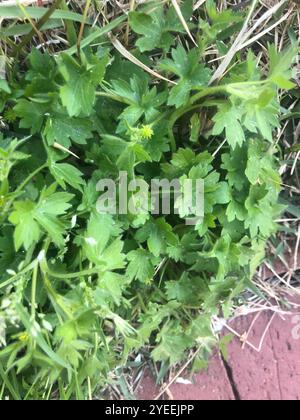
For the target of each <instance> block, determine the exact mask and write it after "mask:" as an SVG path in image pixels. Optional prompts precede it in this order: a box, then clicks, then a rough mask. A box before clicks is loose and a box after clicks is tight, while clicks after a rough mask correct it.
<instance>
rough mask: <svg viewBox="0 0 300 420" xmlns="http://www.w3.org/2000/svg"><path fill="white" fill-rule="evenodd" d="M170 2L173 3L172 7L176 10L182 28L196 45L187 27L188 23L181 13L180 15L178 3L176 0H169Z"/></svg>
mask: <svg viewBox="0 0 300 420" xmlns="http://www.w3.org/2000/svg"><path fill="white" fill-rule="evenodd" d="M171 2H172V4H173V7H174V9H175V11H176V13H177V15H178V17H179V19H180V22H181V23H182V26H183V27H184V29H185V31H186V33H187V34H188V36H189V37H190V39H191V41H192V42H193V44H195V45H196V47H198V45H197V43H196V41H195V40H194V37H193V35H192V34H191V31H190V29H189V27H188V24H187V23H186V21H185V19H184V17H183V15H182V12H181V10H180V7H179V4H178V3H177V0H171Z"/></svg>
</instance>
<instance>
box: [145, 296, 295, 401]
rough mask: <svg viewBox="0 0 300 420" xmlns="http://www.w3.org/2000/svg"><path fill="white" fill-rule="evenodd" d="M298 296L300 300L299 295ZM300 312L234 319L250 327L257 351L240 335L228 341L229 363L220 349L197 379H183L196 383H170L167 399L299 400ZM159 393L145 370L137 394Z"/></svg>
mask: <svg viewBox="0 0 300 420" xmlns="http://www.w3.org/2000/svg"><path fill="white" fill-rule="evenodd" d="M297 300H298V303H299V304H300V299H297ZM299 314H300V307H299V311H298V314H297V312H296V313H295V314H294V315H293V316H286V317H285V319H282V318H281V317H280V316H278V315H276V316H273V315H272V314H271V313H268V312H266V313H262V314H260V316H259V317H258V319H257V320H256V322H255V324H254V325H253V326H252V325H251V324H252V323H253V320H254V316H250V317H249V316H248V317H240V318H238V319H236V320H234V321H233V322H232V323H231V324H230V327H231V328H233V330H234V331H235V332H237V333H238V334H239V335H241V336H242V335H245V334H247V333H248V332H249V329H250V328H251V331H250V333H249V335H248V342H249V343H250V344H252V345H253V346H254V347H256V348H257V350H255V349H254V348H252V347H250V346H249V345H245V346H244V347H243V344H242V343H241V341H240V339H239V338H235V339H234V340H233V341H232V342H231V344H230V345H229V353H230V357H229V360H228V362H227V363H226V362H224V361H223V360H222V358H221V357H220V355H219V354H215V355H214V357H213V358H212V360H211V362H210V366H209V369H208V371H206V372H203V373H200V374H196V375H194V376H193V377H192V378H191V377H190V376H188V374H187V375H185V376H184V378H186V379H188V380H191V382H192V383H191V384H186V385H183V384H179V383H175V384H173V385H171V386H170V388H169V389H168V392H167V393H166V394H165V396H164V398H165V399H174V400H179V399H180V400H193V399H195V400H236V399H237V400H300V357H299V355H300V315H299ZM271 321H272V323H271V324H270V322H271ZM263 338H264V340H262V339H263ZM262 341H263V342H262ZM261 342H262V343H261ZM260 344H262V345H261V349H260V348H259V347H260ZM258 350H260V351H258ZM147 375H148V376H147ZM158 394H159V389H157V387H156V386H155V383H154V380H153V378H152V377H151V375H150V374H146V376H145V377H144V379H143V381H142V382H141V384H140V386H139V389H138V392H137V396H138V398H139V399H153V398H155V397H156V396H157V395H158Z"/></svg>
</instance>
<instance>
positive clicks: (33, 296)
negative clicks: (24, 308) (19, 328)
mask: <svg viewBox="0 0 300 420" xmlns="http://www.w3.org/2000/svg"><path fill="white" fill-rule="evenodd" d="M38 269H39V267H38V264H37V265H36V266H35V267H34V269H33V273H32V283H31V318H32V320H33V321H34V320H35V309H36V302H35V301H36V286H37V275H38Z"/></svg>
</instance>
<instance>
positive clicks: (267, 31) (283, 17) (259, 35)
mask: <svg viewBox="0 0 300 420" xmlns="http://www.w3.org/2000/svg"><path fill="white" fill-rule="evenodd" d="M292 11H293V8H292V9H291V10H289V11H288V12H287V13H286V14H285V15H284V16H282V18H281V19H279V20H278V21H277V22H275V23H274V24H273V25H271V26H269V27H268V28H266V29H265V30H263V31H262V32H260V33H259V34H257V35H255V36H254V37H253V38H251V39H249V41H247V42H245V43H244V44H242V45H241V46H240V47H239V51H240V50H242V49H243V48H246V47H248V46H249V45H251V44H253V43H254V42H256V41H258V40H259V39H260V38H262V37H263V36H265V35H266V34H267V33H269V32H271V31H272V30H273V29H275V28H276V27H277V26H278V25H280V24H281V23H282V22H284V21H285V20H287V19H288V17H289V16H290V14H291V13H292Z"/></svg>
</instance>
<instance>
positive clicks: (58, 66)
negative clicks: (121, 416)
mask: <svg viewBox="0 0 300 420" xmlns="http://www.w3.org/2000/svg"><path fill="white" fill-rule="evenodd" d="M184 3H185V5H184V7H183V10H182V12H183V16H184V18H185V19H187V20H188V19H190V18H191V16H192V14H193V11H192V5H193V2H191V1H186V2H184ZM150 6H151V7H150V9H147V10H145V9H143V8H139V9H138V10H136V11H132V12H131V13H130V14H129V19H128V21H129V27H130V28H131V29H132V31H133V34H135V35H134V40H135V41H134V42H135V45H136V47H137V49H133V51H132V52H133V54H134V56H136V57H137V58H138V59H139V60H141V62H142V63H145V64H144V65H145V66H148V67H149V66H150V67H152V68H153V69H155V70H156V72H160V73H161V75H162V76H164V78H163V79H158V78H154V77H152V76H150V75H149V74H147V73H146V72H144V71H143V70H141V68H139V67H138V66H137V65H136V64H134V63H132V62H130V61H128V60H127V59H126V58H124V57H121V56H120V55H119V53H118V52H116V51H115V49H114V47H113V45H112V44H111V42H110V39H107V38H105V37H104V35H105V33H107V32H109V30H111V29H113V27H114V26H115V23H114V22H113V23H110V24H109V25H110V26H109V27H108V28H107V30H105V29H103V28H102V29H101V30H99V29H94V31H95V34H96V35H95V34H94V33H93V30H87V32H88V33H87V34H86V38H84V39H83V40H82V42H81V46H79V48H77V50H78V51H79V52H78V54H77V55H76V47H71V49H69V50H66V51H61V52H58V53H57V54H51V53H49V52H40V51H39V50H37V49H32V51H31V52H30V54H29V55H28V57H27V58H26V60H25V63H22V65H21V63H20V66H16V67H15V68H14V69H13V71H10V72H9V73H8V77H7V80H2V79H1V81H0V104H1V109H2V117H1V123H3V130H2V134H1V136H0V182H1V184H0V207H1V216H0V220H1V228H0V267H1V273H0V344H2V347H1V348H0V378H1V382H0V396H2V397H4V396H7V395H8V396H9V397H11V398H14V399H31V398H41V399H46V398H51V397H52V396H53V395H54V396H55V397H57V396H59V398H60V399H68V398H73V397H76V398H78V399H81V398H87V397H91V396H92V395H93V393H94V392H99V389H100V390H101V389H104V388H105V387H106V386H108V385H114V384H115V383H116V382H117V381H118V379H117V378H116V377H115V376H114V375H112V372H114V371H116V369H117V368H119V367H120V366H121V367H123V368H124V369H125V368H126V366H128V363H129V361H130V360H131V359H132V355H134V354H137V353H143V354H145V353H148V354H149V355H150V356H151V357H152V359H153V360H154V361H155V362H158V363H161V366H162V370H164V369H167V368H168V367H169V366H171V365H173V364H175V363H180V362H181V361H183V360H184V359H185V356H186V352H187V351H188V350H189V349H191V348H193V347H195V348H197V349H198V351H197V356H196V358H195V362H194V367H195V368H196V367H197V366H200V365H201V366H202V365H203V362H205V361H206V360H207V358H208V356H209V354H210V351H211V350H212V348H213V347H214V346H216V345H218V341H217V338H216V335H215V331H214V330H213V328H212V323H211V319H212V317H213V316H214V315H219V316H222V317H229V316H230V315H231V311H232V302H233V301H234V299H235V298H236V297H237V296H239V295H240V293H241V292H242V291H243V290H245V288H247V287H251V282H250V281H251V278H252V277H253V275H254V274H255V271H256V269H257V267H258V266H259V264H260V263H261V262H262V261H263V258H264V250H265V246H266V242H267V240H268V238H269V237H270V236H271V235H272V234H274V233H276V231H277V224H276V223H275V220H276V218H278V216H279V215H280V214H281V213H282V211H283V210H284V208H285V207H284V206H282V205H280V204H279V202H278V197H279V193H280V191H281V178H280V175H279V172H278V160H279V153H278V152H279V146H278V144H277V143H275V142H274V140H273V138H274V130H275V129H276V128H278V127H279V124H280V112H281V109H280V104H279V102H278V90H279V89H285V90H289V89H291V88H293V86H294V85H293V83H292V71H291V69H292V65H293V62H294V59H295V57H296V55H297V53H298V46H297V45H296V44H292V45H291V46H289V47H288V48H287V49H285V51H283V52H281V53H278V52H277V51H276V49H275V47H274V46H269V62H270V66H269V69H268V70H267V71H266V67H265V65H263V63H261V62H260V60H259V57H256V56H255V54H254V53H253V52H249V53H248V55H244V54H241V55H239V54H236V56H235V58H234V60H233V64H232V66H231V68H230V70H229V71H228V72H227V74H226V76H225V77H224V78H223V79H222V80H220V81H219V82H218V83H217V84H212V85H211V84H210V79H211V76H212V74H213V68H212V67H210V66H209V65H208V64H207V62H206V61H205V59H204V58H205V55H204V51H205V49H206V47H207V46H208V45H210V44H212V43H215V42H217V45H218V47H219V48H220V49H222V48H224V45H225V44H226V42H229V41H230V37H231V36H232V35H233V34H235V33H236V31H237V30H239V28H240V23H241V22H243V12H236V13H234V12H231V11H225V12H220V13H219V12H218V10H217V8H216V7H215V3H214V2H213V1H208V2H207V6H206V8H205V6H203V7H202V8H201V10H200V11H199V14H200V15H199V16H200V25H199V27H197V26H196V25H195V24H194V23H193V22H192V23H190V24H189V25H190V27H191V30H193V31H194V32H195V35H196V38H195V39H197V40H198V41H199V42H198V44H199V46H197V47H196V46H194V45H192V46H188V43H189V42H190V39H189V38H188V37H186V35H185V29H184V27H183V26H182V22H181V21H180V19H179V17H178V15H177V14H176V12H175V10H174V9H173V8H172V5H170V6H167V5H164V4H160V3H157V2H155V4H151V5H150ZM62 12H63V11H57V13H62ZM35 13H37V12H35ZM55 16H56V15H55V14H53V15H52V17H53V18H55ZM59 16H60V15H59ZM203 16H207V17H208V20H207V21H205V20H203ZM62 18H63V19H68V18H72V19H73V20H74V21H76V20H78V15H75V14H73V15H71V16H68V13H67V12H66V11H65V13H63V16H62ZM118 19H119V20H118V22H117V24H119V23H120V22H121V21H122V20H124V19H123V17H122V19H120V18H118ZM56 24H58V22H56ZM23 29H24V28H22V30H23ZM5 30H7V29H5ZM99 31H100V32H99ZM95 39H100V45H96V46H92V43H93V41H94V40H95ZM77 47H78V46H77ZM223 52H224V51H223ZM166 79H169V80H170V83H168V82H166ZM189 127H190V129H189ZM124 170H126V171H127V173H128V176H129V178H130V179H131V180H133V179H142V180H144V181H146V182H148V183H151V180H152V179H154V178H159V177H161V178H168V179H173V178H180V179H181V180H182V181H183V180H184V179H186V178H190V179H203V180H204V200H205V208H204V220H203V222H201V223H199V224H198V225H197V226H186V225H185V224H184V223H183V221H182V218H180V217H179V215H176V214H171V215H169V216H164V215H162V214H159V215H155V216H154V215H152V214H151V213H150V212H148V213H146V214H142V215H135V214H128V215H121V214H120V215H110V214H99V213H98V212H97V207H96V202H97V199H98V196H99V193H98V192H97V187H96V186H97V182H98V181H99V180H100V179H103V178H110V179H113V180H115V181H118V177H119V172H120V171H124ZM129 198H130V197H129Z"/></svg>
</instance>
